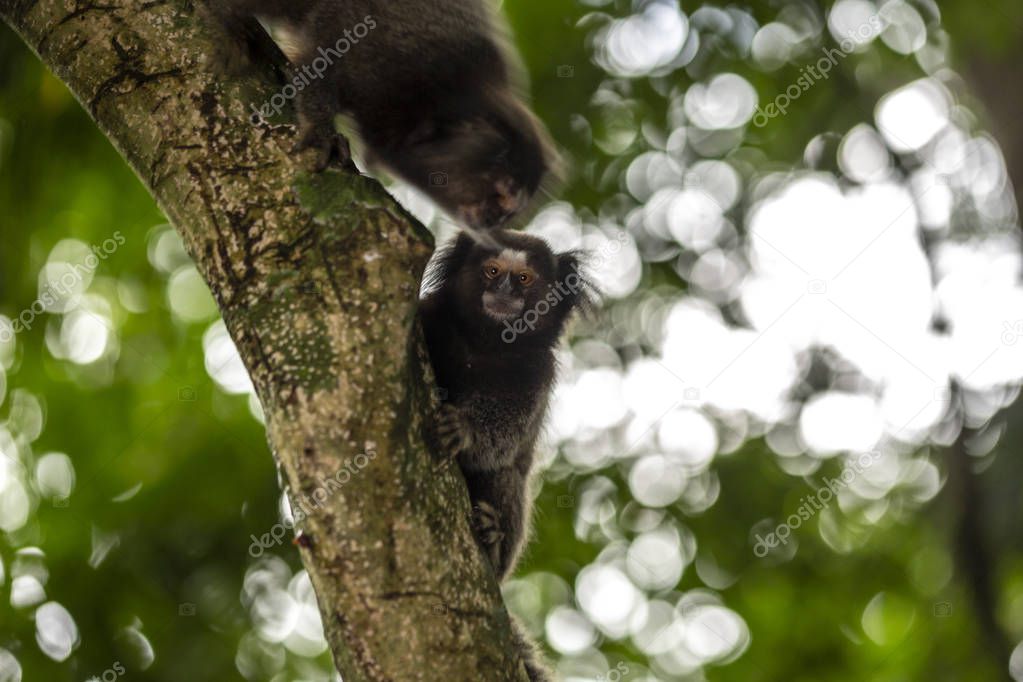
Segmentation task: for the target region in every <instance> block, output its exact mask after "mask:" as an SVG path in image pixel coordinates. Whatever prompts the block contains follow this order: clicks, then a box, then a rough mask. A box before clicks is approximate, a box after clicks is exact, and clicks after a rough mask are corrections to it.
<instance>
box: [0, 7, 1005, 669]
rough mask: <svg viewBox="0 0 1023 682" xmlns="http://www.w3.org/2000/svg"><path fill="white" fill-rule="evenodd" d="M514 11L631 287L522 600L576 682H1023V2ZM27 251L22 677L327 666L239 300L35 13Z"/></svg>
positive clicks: (15, 457)
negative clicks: (75, 87) (37, 43)
mask: <svg viewBox="0 0 1023 682" xmlns="http://www.w3.org/2000/svg"><path fill="white" fill-rule="evenodd" d="M505 10H506V12H507V14H508V16H509V18H510V21H511V24H512V27H513V29H514V32H515V35H516V42H517V44H518V45H519V46H520V48H521V50H522V53H523V58H524V61H525V63H526V65H527V67H528V70H529V72H530V77H531V85H532V92H533V98H534V101H535V105H536V108H537V110H538V112H539V113H540V115H541V117H542V118H543V119H544V120H545V122H546V123H547V124H548V125H549V127H550V129H551V131H552V134H553V136H554V138H555V139H556V140H557V143H558V145H559V147H560V148H561V150H562V151H563V153H564V155H565V157H566V159H567V161H568V165H569V167H570V168H571V173H570V174H569V176H568V179H567V181H566V182H565V184H564V186H563V187H562V188H561V189H560V191H559V192H557V193H556V194H555V196H556V197H557V198H556V199H554V198H552V199H551V201H550V202H549V203H547V204H546V205H545V206H544V207H543V208H542V209H541V210H540V212H539V213H538V214H537V215H536V216H535V217H534V218H533V219H532V220H531V222H530V224H529V226H528V229H529V230H531V231H534V232H536V233H538V234H541V235H543V236H545V237H547V238H548V239H549V240H550V241H551V242H552V243H553V244H554V245H555V246H556V247H558V248H567V247H574V246H580V245H581V246H585V247H586V248H588V249H589V250H590V251H591V253H592V254H593V258H592V268H593V273H594V279H595V280H596V281H597V283H598V284H599V286H600V288H601V289H602V290H603V292H604V294H605V306H604V308H603V310H602V312H600V313H599V314H598V315H597V316H595V317H594V318H593V319H590V320H587V321H584V322H582V323H580V324H577V325H576V326H575V328H574V330H573V333H572V337H571V339H570V340H569V342H568V343H566V345H565V347H564V350H563V352H562V380H561V384H560V386H559V388H558V390H557V394H556V399H555V400H554V404H553V407H552V412H551V419H550V425H549V428H548V433H547V437H546V439H545V445H544V447H543V460H544V466H545V469H546V470H545V473H544V486H543V488H542V491H540V492H539V497H538V500H537V511H536V517H535V526H536V530H535V539H534V541H533V543H532V544H531V545H530V547H529V549H528V552H527V555H526V557H525V560H524V561H523V563H522V565H521V566H520V568H519V571H518V573H517V576H516V578H515V579H514V580H512V581H510V582H509V583H508V584H507V586H506V595H507V598H508V600H509V603H510V605H511V606H512V608H513V610H514V611H515V612H516V613H517V614H518V615H519V616H520V617H521V618H522V619H523V620H524V621H525V623H526V624H527V625H528V627H529V628H530V629H531V630H532V631H533V633H534V634H535V635H536V636H537V638H538V639H539V640H540V641H542V642H543V644H544V646H545V648H546V649H547V651H548V653H549V654H550V656H551V658H552V660H554V661H557V665H558V670H559V673H560V675H561V676H562V678H563V679H565V680H568V681H570V682H571V681H578V680H599V681H601V682H616V681H618V680H635V681H644V682H652V681H654V680H686V681H690V680H691V681H698V680H713V681H722V682H725V681H733V680H735V681H742V682H749V681H761V680H762V681H765V682H775V681H778V680H791V681H798V680H806V681H810V680H814V681H820V680H828V681H845V680H848V681H850V682H852V681H856V682H860V681H862V680H872V681H873V680H878V681H891V682H896V681H898V682H903V681H918V680H928V681H943V680H949V681H956V682H964V681H970V682H972V681H978V682H987V681H991V680H1010V679H1014V680H1017V681H1018V680H1023V645H1021V640H1023V501H1021V500H1023V495H1021V492H1023V490H1021V488H1023V458H1021V457H1020V455H1019V452H1018V451H1019V448H1020V444H1021V441H1023V424H1021V421H1020V419H1019V417H1020V411H1021V408H1020V406H1019V404H1018V402H1017V397H1018V395H1019V387H1020V384H1021V382H1023V288H1021V258H1020V243H1019V214H1018V198H1019V196H1020V195H1019V192H1018V190H1017V189H1016V187H1017V186H1018V185H1017V186H1014V185H1013V184H1012V182H1011V181H1010V178H1011V177H1015V179H1016V180H1017V183H1023V175H1021V171H1023V124H1021V121H1023V94H1021V88H1020V83H1021V81H1023V42H1021V38H1023V5H1021V4H1020V3H1018V2H1016V1H1015V0H990V1H989V2H985V3H976V2H971V1H968V0H948V1H947V2H942V3H941V4H940V5H938V4H937V3H935V2H933V1H931V0H912V1H911V0H888V1H887V2H872V1H870V0H839V1H838V2H834V3H832V2H823V3H822V2H815V1H811V0H794V1H790V2H782V1H778V2H753V3H748V4H741V5H740V4H734V5H729V4H711V3H707V4H703V3H689V2H687V3H682V5H681V6H680V5H679V4H678V3H676V2H671V1H667V0H653V1H647V2H643V1H639V0H636V1H635V2H631V3H630V2H624V1H609V0H545V1H544V2H542V3H541V2H527V1H526V0H507V2H505ZM395 192H396V194H397V195H398V196H399V197H400V198H401V199H402V200H403V202H405V203H406V204H407V205H408V206H410V207H411V208H412V209H413V210H414V211H415V212H416V213H417V215H419V216H420V217H421V219H422V220H423V221H424V222H426V223H428V224H429V225H430V226H431V227H432V228H433V229H434V230H435V231H436V233H437V234H438V236H439V238H440V239H441V240H443V239H444V238H446V237H448V236H450V234H452V232H453V227H452V226H451V224H450V223H448V222H447V221H446V220H445V219H444V218H443V217H442V216H439V215H437V214H436V213H435V212H434V211H433V210H432V209H431V208H430V206H429V204H428V203H427V202H425V200H423V198H422V197H418V196H416V195H415V194H414V193H412V192H410V191H409V190H408V189H406V188H402V187H395ZM0 238H2V241H0V682H16V681H18V680H26V681H32V682H35V681H36V680H53V681H61V680H87V679H100V680H104V681H105V682H108V681H110V680H116V679H121V678H123V679H126V680H167V681H175V682H178V681H181V680H217V681H222V680H274V681H276V682H284V681H291V680H309V681H325V680H334V679H336V674H335V673H333V672H332V669H331V667H330V661H329V655H328V654H327V653H326V644H325V642H324V641H323V637H322V631H321V628H320V623H319V616H318V614H317V612H316V608H315V602H314V598H313V595H312V592H311V588H310V585H309V581H308V578H307V576H306V575H305V574H304V572H303V571H302V569H301V566H300V563H299V561H298V557H297V554H296V552H295V551H294V548H293V547H292V546H291V536H290V533H284V532H283V531H284V525H285V523H284V522H285V521H286V520H287V518H288V515H289V514H290V511H289V510H288V508H287V504H286V503H285V502H284V501H283V500H282V496H281V493H280V490H279V487H278V481H277V472H276V470H275V468H274V465H273V462H272V459H271V457H270V454H269V452H268V449H267V446H266V443H265V441H264V437H263V433H262V427H261V421H260V413H259V407H258V404H257V403H256V402H255V400H254V398H253V396H252V395H251V387H250V384H249V382H248V379H247V377H246V375H245V372H244V370H243V368H242V366H241V363H240V361H239V360H238V357H237V354H236V352H235V349H234V347H233V345H232V343H231V341H230V339H229V338H228V337H227V334H226V332H225V329H224V326H223V323H222V322H221V321H220V320H219V317H218V313H217V310H216V307H215V305H214V303H213V301H212V298H211V297H210V295H209V293H208V292H207V290H206V288H205V285H204V284H203V283H202V281H201V279H200V277H199V275H198V274H197V272H196V271H195V268H194V267H193V266H192V265H191V263H190V262H189V259H188V257H187V256H186V255H185V253H184V251H183V250H182V247H181V244H180V242H179V240H178V238H177V236H176V235H175V233H174V232H173V231H172V230H171V229H170V228H169V227H168V225H167V224H166V221H165V219H164V217H163V216H162V215H161V213H160V212H159V210H158V209H157V208H156V206H155V205H154V203H153V201H152V199H151V198H150V197H149V195H148V194H147V193H146V191H145V190H144V189H143V187H142V185H141V184H140V183H139V181H138V180H137V179H136V178H135V177H134V176H133V175H132V173H131V172H130V171H129V170H128V168H127V167H126V165H125V164H124V162H123V161H122V160H121V159H120V158H119V156H118V155H117V153H116V152H115V151H114V150H113V149H112V147H111V146H110V144H109V143H108V142H107V141H106V140H105V139H104V138H103V137H102V136H101V134H100V133H99V132H98V131H97V130H96V129H95V128H94V126H93V124H92V123H91V121H90V120H89V119H88V117H87V116H86V115H85V114H84V113H83V111H82V110H81V108H80V107H79V106H78V104H77V103H76V102H75V101H74V100H73V99H72V97H71V96H70V95H69V93H68V92H67V90H66V89H65V88H64V87H63V86H62V85H61V84H60V83H59V82H58V81H57V80H56V79H55V78H54V77H53V76H52V75H50V74H48V73H47V72H46V71H45V70H44V69H43V68H42V67H41V66H40V65H39V64H38V63H37V60H36V59H35V58H34V57H33V55H31V53H30V52H29V51H28V50H27V49H26V48H25V47H24V46H23V45H22V44H21V43H20V42H19V41H18V40H17V38H16V37H15V36H14V35H13V34H12V33H11V32H10V31H9V30H8V29H6V28H0ZM356 482H357V479H356ZM264 534H269V537H271V538H272V540H271V541H270V542H264V541H257V540H258V539H259V538H261V537H262V536H264Z"/></svg>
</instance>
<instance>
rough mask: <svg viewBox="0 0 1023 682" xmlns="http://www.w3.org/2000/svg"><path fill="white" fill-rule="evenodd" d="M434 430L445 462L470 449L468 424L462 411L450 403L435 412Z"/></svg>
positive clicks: (470, 433) (470, 432)
mask: <svg viewBox="0 0 1023 682" xmlns="http://www.w3.org/2000/svg"><path fill="white" fill-rule="evenodd" d="M435 429H436V433H437V440H438V442H439V444H440V449H441V454H442V456H443V458H444V459H445V460H448V459H454V458H456V457H458V455H460V454H462V453H463V452H466V451H468V450H469V448H471V447H472V430H471V429H470V428H469V422H468V421H467V420H466V418H465V415H464V414H463V413H462V411H461V410H459V409H458V408H457V407H455V406H454V405H452V404H450V403H444V404H443V405H441V406H440V409H439V410H437V417H436V422H435Z"/></svg>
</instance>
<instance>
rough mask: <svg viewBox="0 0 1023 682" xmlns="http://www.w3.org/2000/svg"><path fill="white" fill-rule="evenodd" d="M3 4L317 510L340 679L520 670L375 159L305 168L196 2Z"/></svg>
mask: <svg viewBox="0 0 1023 682" xmlns="http://www.w3.org/2000/svg"><path fill="white" fill-rule="evenodd" d="M0 16H2V17H3V19H4V20H5V21H7V22H8V23H9V24H10V25H11V26H12V27H13V28H14V29H15V30H16V31H17V32H18V33H19V34H20V35H21V37H22V38H23V39H24V40H25V41H26V42H27V43H28V44H29V46H31V47H32V49H33V50H35V51H36V53H37V54H38V55H39V56H40V58H41V59H42V60H43V62H44V63H45V64H46V65H47V66H48V67H49V68H50V69H52V70H53V71H54V72H55V73H56V74H57V76H58V77H60V78H61V79H62V80H63V81H64V82H65V83H66V84H67V85H68V86H69V87H70V89H71V91H72V92H73V93H74V94H75V96H76V97H77V98H78V99H79V101H80V102H81V103H82V105H83V106H84V107H85V108H86V109H87V110H88V112H89V113H90V114H91V116H92V117H93V119H94V120H95V121H96V123H97V124H98V125H99V127H100V129H102V130H103V132H104V133H105V134H106V135H107V136H108V137H109V138H110V139H111V141H112V142H113V143H114V145H115V146H116V147H117V148H118V149H119V150H120V151H121V153H122V154H123V155H124V157H125V158H126V159H127V160H128V163H129V164H131V166H132V168H134V169H135V171H136V172H137V173H138V175H139V176H140V177H141V179H142V181H143V182H144V183H145V184H146V185H147V186H148V187H149V189H150V191H151V192H152V194H153V196H154V197H156V200H157V201H158V203H159V205H160V207H161V208H162V209H163V210H164V212H165V213H166V214H167V216H168V217H169V219H170V220H171V222H173V224H174V225H175V227H176V228H177V230H178V231H179V232H180V234H181V235H182V237H183V239H184V242H185V244H186V246H187V248H188V249H189V252H190V253H191V255H192V257H193V258H194V259H195V262H196V264H197V265H198V268H199V271H200V272H201V273H202V274H203V276H204V277H205V279H206V282H207V284H209V287H210V289H211V290H212V291H213V294H214V296H215V297H216V300H217V302H218V304H219V305H220V310H221V312H222V314H223V316H224V320H225V321H226V323H227V326H228V329H229V330H230V332H231V335H232V337H233V338H234V340H235V343H236V344H237V346H238V349H239V351H240V353H241V356H242V359H243V360H244V361H245V365H246V367H247V368H248V371H249V373H250V375H251V377H252V382H253V384H254V385H255V387H256V390H257V392H258V394H259V398H260V401H261V402H262V404H263V408H264V410H265V413H266V420H267V432H268V439H269V443H270V447H271V449H272V450H273V451H274V453H275V456H276V458H277V462H278V464H279V466H280V468H281V469H283V471H284V474H285V478H286V480H287V485H288V489H289V492H290V494H291V496H292V500H293V506H294V507H295V508H296V509H299V508H302V509H303V510H305V509H309V510H310V511H312V513H311V514H310V515H309V516H308V517H307V518H305V519H304V521H302V522H301V523H300V524H299V530H300V532H301V533H300V537H299V542H298V543H297V544H299V545H300V552H301V556H302V561H303V563H304V564H305V567H306V569H307V570H308V571H309V575H310V577H311V578H312V582H313V585H314V587H315V588H316V594H317V597H318V600H319V607H320V613H321V614H322V616H323V623H324V629H325V633H326V637H327V640H328V642H329V643H330V646H331V650H332V651H333V654H334V660H335V662H336V664H337V667H338V670H339V671H340V672H341V673H342V674H343V676H344V679H345V680H346V682H361V681H363V680H374V681H377V680H431V681H433V680H450V681H460V680H466V681H470V680H471V681H472V682H477V681H478V680H483V679H485V680H496V681H501V680H525V678H526V676H525V671H524V669H523V667H522V663H521V660H520V658H519V656H518V654H517V653H516V652H515V648H514V646H513V643H512V642H513V640H512V634H511V629H510V624H509V620H508V616H507V613H506V612H505V610H504V608H503V604H502V602H501V598H500V592H499V590H498V586H497V583H496V580H495V578H494V576H493V573H492V571H491V570H490V568H489V566H488V565H487V564H486V563H485V560H484V559H483V558H482V555H481V554H480V552H478V550H477V549H476V544H475V542H474V540H473V537H472V534H471V531H470V528H469V522H468V511H469V507H468V497H467V495H466V492H465V486H464V483H463V481H462V479H461V476H460V474H459V473H458V470H457V466H455V465H454V463H453V462H450V461H449V462H444V463H439V462H437V461H435V460H434V459H433V458H432V457H431V456H430V454H429V452H428V450H427V447H426V445H425V444H424V441H423V438H422V436H421V428H422V426H423V424H424V422H425V421H427V419H426V416H427V415H428V414H429V412H430V410H432V408H433V403H434V401H433V400H432V397H431V392H430V389H429V386H430V385H431V383H430V379H429V376H428V369H427V368H428V363H427V361H426V359H425V358H426V356H425V354H424V349H423V345H422V341H421V335H420V334H419V333H418V331H417V329H418V327H417V324H416V300H417V296H418V291H419V281H420V277H421V274H422V271H423V267H424V265H425V263H426V261H427V259H428V258H429V256H430V253H431V239H430V236H429V234H428V233H427V232H426V231H425V230H424V229H423V228H422V226H420V225H418V224H417V223H416V222H415V220H414V219H412V218H411V217H410V216H409V215H408V214H407V213H405V212H404V211H403V210H402V209H401V208H400V207H399V206H398V205H397V204H396V203H395V202H394V201H393V200H392V199H391V198H390V196H388V194H387V193H386V192H385V191H384V190H383V188H382V187H380V185H379V184H378V183H376V182H375V181H372V180H370V179H367V178H365V177H361V176H358V175H355V174H349V173H342V172H338V171H328V172H326V173H324V174H321V175H310V174H307V173H304V172H303V170H302V166H301V165H300V163H301V162H300V160H296V159H294V158H293V157H292V156H291V155H290V154H289V151H288V150H289V148H290V147H291V145H292V143H293V139H292V138H293V134H294V131H293V128H292V127H291V126H289V125H270V124H267V123H265V122H263V123H255V122H253V121H252V120H250V115H249V114H250V112H251V108H250V104H256V106H257V107H258V106H259V104H260V103H261V102H263V101H265V100H266V99H267V98H268V97H269V96H270V95H271V94H273V83H272V81H271V80H270V79H269V78H263V79H261V78H260V77H258V76H254V77H252V78H249V79H243V80H239V81H237V82H232V83H225V82H222V81H221V80H219V79H218V78H216V76H215V75H213V74H212V73H211V72H210V69H209V67H208V65H207V64H206V63H205V62H206V58H205V57H204V55H209V54H210V53H211V49H210V48H211V46H212V37H211V36H210V35H208V31H206V30H205V28H204V25H203V24H204V22H203V20H202V19H201V15H199V14H198V13H197V12H196V9H195V7H194V5H193V3H192V2H189V1H188V0H0ZM360 455H364V456H360ZM345 471H347V472H348V473H343V472H345ZM330 479H333V480H330ZM225 484H226V482H225ZM308 499H312V500H315V501H316V502H317V503H319V504H318V506H315V505H310V504H299V502H300V501H303V500H308ZM314 506H315V508H313V507H314Z"/></svg>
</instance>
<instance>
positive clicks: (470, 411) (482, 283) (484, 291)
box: [419, 230, 591, 680]
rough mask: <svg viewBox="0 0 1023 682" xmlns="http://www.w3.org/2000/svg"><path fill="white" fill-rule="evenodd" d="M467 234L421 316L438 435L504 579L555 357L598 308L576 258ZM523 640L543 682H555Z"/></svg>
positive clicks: (523, 511) (522, 531) (435, 277)
mask: <svg viewBox="0 0 1023 682" xmlns="http://www.w3.org/2000/svg"><path fill="white" fill-rule="evenodd" d="M487 236H488V237H489V239H483V240H477V239H475V238H474V237H473V236H472V235H470V234H468V233H465V232H463V233H462V234H460V235H459V236H458V238H457V239H456V240H455V241H454V243H453V244H452V245H450V246H449V247H447V248H446V249H445V250H443V251H441V252H440V253H439V254H438V256H437V260H436V261H435V262H434V264H433V266H432V269H431V270H430V272H429V274H428V278H427V287H428V289H429V288H432V290H429V291H428V293H427V294H426V296H425V297H424V298H423V300H422V301H420V313H419V314H420V318H421V319H422V323H423V330H424V332H425V335H426V344H427V347H428V349H429V352H430V361H431V363H432V365H433V369H434V373H435V374H436V377H437V386H438V387H439V388H440V389H441V390H442V393H441V395H442V396H444V401H443V404H442V405H441V410H440V414H439V415H438V419H437V423H436V425H435V428H436V433H437V436H438V440H439V443H440V445H441V447H442V449H443V451H444V452H445V454H447V455H449V456H451V457H455V458H457V461H458V465H459V467H460V468H461V470H462V473H463V474H464V475H465V479H466V482H467V483H468V486H469V497H470V499H471V501H472V505H473V522H474V527H475V531H476V535H477V538H478V539H479V541H480V544H481V546H482V547H483V549H484V550H485V551H486V553H487V555H488V557H489V558H490V562H491V564H492V565H493V567H494V571H495V572H496V573H497V576H498V578H499V579H502V580H503V579H504V578H505V577H506V576H507V575H509V574H510V573H511V571H512V569H513V568H514V566H515V560H516V558H517V556H518V554H519V551H520V549H521V546H522V544H523V540H524V538H525V535H526V526H527V525H528V521H529V505H530V501H531V495H530V493H529V478H530V470H531V468H532V465H533V450H534V447H535V445H536V441H537V438H538V436H539V434H540V428H541V426H542V424H543V421H544V417H545V415H546V412H547V403H548V400H549V398H550V393H551V389H552V388H553V387H554V381H555V374H556V363H555V357H554V350H555V347H556V346H557V343H558V340H559V338H560V337H561V334H562V331H563V329H564V327H565V323H566V321H567V320H568V318H569V317H570V316H571V315H572V313H573V312H575V311H576V310H578V309H579V308H580V307H582V306H586V305H588V304H589V303H590V301H591V290H590V287H589V285H588V284H587V282H586V280H585V279H584V277H583V276H582V275H581V274H580V273H579V266H580V258H579V256H578V255H577V254H576V253H573V252H569V253H561V254H555V253H553V252H552V251H551V249H550V247H549V246H548V245H547V244H546V243H545V242H544V241H543V240H542V239H539V238H537V237H533V236H530V235H527V234H523V233H521V232H510V231H507V230H494V231H492V232H490V233H488V235H487ZM518 637H519V639H520V641H521V643H522V646H523V649H524V651H525V654H526V656H525V657H526V667H527V670H528V671H529V674H530V678H531V679H532V680H549V679H550V677H549V673H547V672H546V671H545V670H544V668H543V666H542V664H540V663H539V662H538V661H537V658H536V655H535V653H533V652H532V650H531V645H529V644H528V641H527V640H526V639H525V637H524V636H523V635H521V633H519V634H518Z"/></svg>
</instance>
